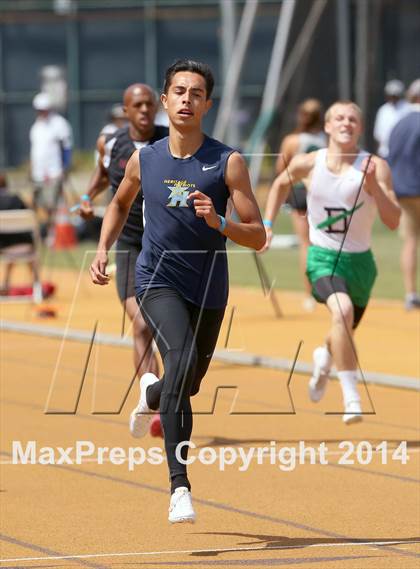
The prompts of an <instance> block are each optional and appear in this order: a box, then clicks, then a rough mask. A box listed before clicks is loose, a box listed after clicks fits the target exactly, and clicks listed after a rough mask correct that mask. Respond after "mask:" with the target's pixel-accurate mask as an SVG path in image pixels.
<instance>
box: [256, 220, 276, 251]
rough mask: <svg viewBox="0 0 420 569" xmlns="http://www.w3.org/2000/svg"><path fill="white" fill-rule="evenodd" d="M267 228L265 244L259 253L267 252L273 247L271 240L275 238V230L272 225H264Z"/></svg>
mask: <svg viewBox="0 0 420 569" xmlns="http://www.w3.org/2000/svg"><path fill="white" fill-rule="evenodd" d="M264 229H265V244H264V245H263V246H262V247H261V249H260V250H259V251H258V253H265V252H266V251H268V250H269V249H270V247H271V241H272V240H273V230H272V229H271V227H267V226H264Z"/></svg>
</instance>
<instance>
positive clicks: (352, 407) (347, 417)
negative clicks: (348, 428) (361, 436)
mask: <svg viewBox="0 0 420 569" xmlns="http://www.w3.org/2000/svg"><path fill="white" fill-rule="evenodd" d="M360 421H363V416H362V407H361V405H360V401H349V402H348V403H346V405H345V407H344V415H343V422H344V423H345V424H346V425H352V424H353V423H360Z"/></svg>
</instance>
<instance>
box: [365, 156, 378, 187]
mask: <svg viewBox="0 0 420 569" xmlns="http://www.w3.org/2000/svg"><path fill="white" fill-rule="evenodd" d="M362 172H365V181H364V183H363V189H364V190H365V192H366V193H368V194H369V195H373V193H374V192H375V190H377V189H378V181H377V179H376V164H375V162H374V161H373V159H372V158H371V159H370V160H369V158H365V159H364V160H363V162H362Z"/></svg>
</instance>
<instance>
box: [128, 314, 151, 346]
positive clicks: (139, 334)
mask: <svg viewBox="0 0 420 569" xmlns="http://www.w3.org/2000/svg"><path fill="white" fill-rule="evenodd" d="M133 335H134V337H135V338H136V339H139V340H143V341H147V342H149V341H151V338H152V334H151V332H150V330H149V327H148V325H147V324H146V322H145V321H144V319H143V317H142V316H141V314H140V313H138V314H137V316H136V317H135V318H134V320H133Z"/></svg>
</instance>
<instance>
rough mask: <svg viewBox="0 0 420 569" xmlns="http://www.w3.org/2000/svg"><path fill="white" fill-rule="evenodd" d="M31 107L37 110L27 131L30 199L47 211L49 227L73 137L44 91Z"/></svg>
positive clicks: (67, 164) (69, 127) (37, 207)
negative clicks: (32, 192) (31, 189)
mask: <svg viewBox="0 0 420 569" xmlns="http://www.w3.org/2000/svg"><path fill="white" fill-rule="evenodd" d="M33 107H34V109H35V110H36V113H37V117H36V120H35V122H34V124H33V125H32V127H31V130H30V133H29V139H30V143H31V178H32V182H33V186H34V195H33V202H34V207H35V209H39V208H43V209H44V210H45V211H46V213H47V230H48V228H49V227H50V225H51V221H52V216H53V213H54V211H55V209H56V207H57V203H58V200H59V198H60V196H61V194H62V190H63V180H64V177H65V174H66V171H67V170H68V169H69V167H70V163H71V150H72V145H73V141H72V138H73V137H72V129H71V126H70V124H69V122H68V121H67V120H66V119H65V118H64V117H62V116H61V115H59V114H57V113H55V112H54V111H53V109H52V106H51V100H50V97H49V96H48V94H47V93H38V95H36V96H35V97H34V100H33Z"/></svg>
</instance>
